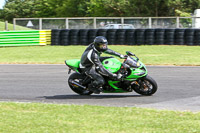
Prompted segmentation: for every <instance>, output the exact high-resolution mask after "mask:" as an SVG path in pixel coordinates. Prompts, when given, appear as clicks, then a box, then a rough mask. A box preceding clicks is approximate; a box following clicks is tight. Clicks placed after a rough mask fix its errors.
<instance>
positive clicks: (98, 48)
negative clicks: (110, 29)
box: [80, 36, 125, 94]
mask: <svg viewBox="0 0 200 133" xmlns="http://www.w3.org/2000/svg"><path fill="white" fill-rule="evenodd" d="M107 45H108V41H107V39H106V38H105V37H103V36H97V37H96V38H95V39H94V42H93V43H91V44H89V46H88V47H87V48H86V50H85V51H84V53H83V54H82V57H81V62H80V68H81V70H82V72H83V73H85V74H86V75H88V76H89V77H90V78H92V79H93V80H94V81H93V82H92V84H89V86H88V89H89V90H90V91H93V92H94V93H96V94H99V93H100V92H101V89H100V88H101V87H102V86H103V85H104V84H105V81H104V78H103V77H102V76H101V75H104V76H107V77H111V78H112V79H120V78H121V77H120V75H117V74H113V73H112V72H110V71H108V70H107V69H105V68H104V66H103V65H102V63H101V61H100V55H101V54H102V52H104V53H106V54H110V55H115V56H118V57H120V58H125V56H124V55H122V54H120V53H117V52H115V51H113V50H111V49H108V47H107Z"/></svg>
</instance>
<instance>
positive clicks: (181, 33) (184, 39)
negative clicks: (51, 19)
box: [51, 28, 200, 46]
mask: <svg viewBox="0 0 200 133" xmlns="http://www.w3.org/2000/svg"><path fill="white" fill-rule="evenodd" d="M51 35H52V38H51V45H88V44H89V43H92V42H93V41H94V38H95V37H96V36H105V37H106V38H107V40H108V43H109V44H112V45H145V44H146V45H163V44H166V45H191V46H192V45H200V29H180V28H179V29H178V28H177V29H65V30H57V29H56V30H52V33H51Z"/></svg>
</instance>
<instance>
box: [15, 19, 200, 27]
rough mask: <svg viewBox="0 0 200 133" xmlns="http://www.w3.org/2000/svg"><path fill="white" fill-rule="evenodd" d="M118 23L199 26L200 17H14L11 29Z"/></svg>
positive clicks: (95, 25)
mask: <svg viewBox="0 0 200 133" xmlns="http://www.w3.org/2000/svg"><path fill="white" fill-rule="evenodd" d="M119 24H128V25H132V26H133V27H134V28H200V17H83V18H14V19H13V30H33V29H36V30H48V29H101V28H107V29H108V28H115V27H108V25H119ZM119 28H123V26H122V27H119Z"/></svg>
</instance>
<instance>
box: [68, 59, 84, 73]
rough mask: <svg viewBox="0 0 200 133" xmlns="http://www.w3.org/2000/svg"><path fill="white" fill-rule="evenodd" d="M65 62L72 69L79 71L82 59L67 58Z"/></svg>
mask: <svg viewBox="0 0 200 133" xmlns="http://www.w3.org/2000/svg"><path fill="white" fill-rule="evenodd" d="M65 64H66V65H67V66H68V67H69V68H71V69H72V70H74V71H76V72H78V68H79V64H80V59H72V60H65Z"/></svg>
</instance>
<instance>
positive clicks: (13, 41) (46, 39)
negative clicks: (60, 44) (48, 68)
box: [0, 30, 51, 47]
mask: <svg viewBox="0 0 200 133" xmlns="http://www.w3.org/2000/svg"><path fill="white" fill-rule="evenodd" d="M47 44H51V30H45V31H38V30H34V31H3V32H0V47H5V46H35V45H47Z"/></svg>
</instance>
